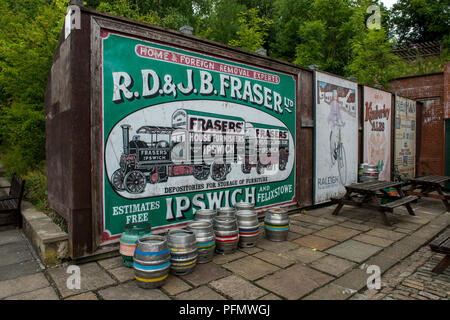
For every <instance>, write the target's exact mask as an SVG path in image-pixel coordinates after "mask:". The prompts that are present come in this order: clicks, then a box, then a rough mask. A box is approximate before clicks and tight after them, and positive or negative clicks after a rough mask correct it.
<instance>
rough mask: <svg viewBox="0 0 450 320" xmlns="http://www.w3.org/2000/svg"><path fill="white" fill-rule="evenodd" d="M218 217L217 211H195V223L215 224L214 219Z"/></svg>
mask: <svg viewBox="0 0 450 320" xmlns="http://www.w3.org/2000/svg"><path fill="white" fill-rule="evenodd" d="M216 215H217V212H216V210H212V209H199V210H197V211H195V215H194V220H195V221H209V222H211V224H214V220H213V219H214V217H215V216H216Z"/></svg>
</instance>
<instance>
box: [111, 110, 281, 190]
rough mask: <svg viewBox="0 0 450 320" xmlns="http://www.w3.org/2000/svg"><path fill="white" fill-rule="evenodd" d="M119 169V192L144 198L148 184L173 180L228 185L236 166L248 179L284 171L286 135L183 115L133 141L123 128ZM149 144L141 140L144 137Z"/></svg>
mask: <svg viewBox="0 0 450 320" xmlns="http://www.w3.org/2000/svg"><path fill="white" fill-rule="evenodd" d="M121 128H122V141H123V153H122V155H121V157H120V161H119V166H120V168H119V169H117V170H116V171H114V173H113V174H112V176H111V184H112V185H113V187H114V188H115V189H116V190H117V191H125V190H126V191H127V192H129V193H132V194H137V193H142V192H144V190H145V186H146V184H147V183H162V182H166V181H167V180H168V179H169V177H177V176H191V175H192V176H193V177H194V178H196V179H197V180H206V179H208V177H209V176H211V178H212V179H213V180H214V181H224V180H225V179H226V177H227V175H228V173H229V172H230V171H231V164H232V163H241V170H242V172H243V173H245V174H249V173H250V172H251V169H252V168H253V167H255V168H256V172H257V173H258V174H262V173H263V171H264V168H267V167H270V166H273V165H276V164H278V168H279V170H285V169H286V164H287V161H288V156H289V137H288V132H287V129H285V128H281V127H275V126H269V125H265V124H258V123H253V122H246V121H245V120H244V119H242V118H240V117H234V116H227V115H218V114H213V113H206V112H199V111H193V110H186V109H178V110H176V111H175V112H174V113H173V115H172V126H171V127H159V126H142V127H140V128H139V129H138V130H137V131H136V134H137V135H135V136H133V138H132V139H131V140H130V130H131V126H130V125H128V124H123V125H122V126H121ZM142 134H143V135H145V136H146V137H148V138H147V139H144V140H142V139H141V136H140V135H142Z"/></svg>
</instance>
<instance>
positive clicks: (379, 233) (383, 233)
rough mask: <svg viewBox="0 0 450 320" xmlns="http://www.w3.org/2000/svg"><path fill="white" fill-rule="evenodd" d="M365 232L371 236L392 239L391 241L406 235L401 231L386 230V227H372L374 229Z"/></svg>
mask: <svg viewBox="0 0 450 320" xmlns="http://www.w3.org/2000/svg"><path fill="white" fill-rule="evenodd" d="M365 234H367V235H369V236H373V237H379V238H383V239H387V240H392V241H398V240H400V239H401V238H404V237H405V236H406V235H405V234H403V233H399V232H395V231H391V230H386V229H382V228H374V229H372V230H370V231H369V232H366V233H365Z"/></svg>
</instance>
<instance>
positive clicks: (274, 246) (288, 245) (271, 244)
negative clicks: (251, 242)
mask: <svg viewBox="0 0 450 320" xmlns="http://www.w3.org/2000/svg"><path fill="white" fill-rule="evenodd" d="M256 246H257V247H258V248H261V249H264V250H269V251H272V252H276V253H280V252H285V251H289V250H292V249H295V248H298V247H299V246H298V245H297V244H295V243H292V242H287V241H269V240H267V239H261V240H260V241H259V242H258V243H257V244H256Z"/></svg>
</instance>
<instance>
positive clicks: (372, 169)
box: [363, 164, 379, 182]
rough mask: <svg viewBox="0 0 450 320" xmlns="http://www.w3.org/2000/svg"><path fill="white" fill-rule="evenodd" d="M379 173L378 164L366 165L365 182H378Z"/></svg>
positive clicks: (364, 171) (364, 170)
mask: <svg viewBox="0 0 450 320" xmlns="http://www.w3.org/2000/svg"><path fill="white" fill-rule="evenodd" d="M378 176H379V172H378V166H377V165H376V164H366V165H365V166H364V169H363V178H364V181H365V182H367V181H376V180H378Z"/></svg>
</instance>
